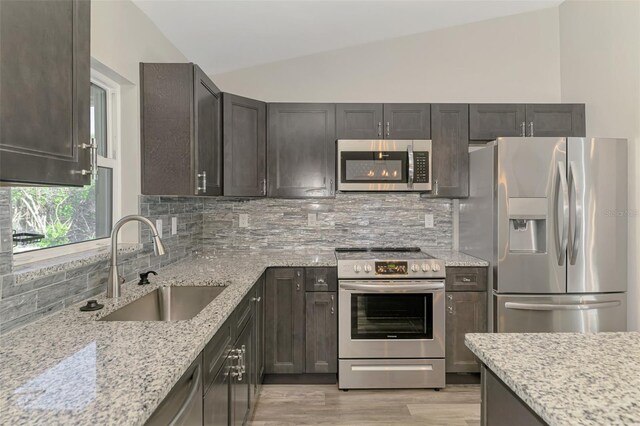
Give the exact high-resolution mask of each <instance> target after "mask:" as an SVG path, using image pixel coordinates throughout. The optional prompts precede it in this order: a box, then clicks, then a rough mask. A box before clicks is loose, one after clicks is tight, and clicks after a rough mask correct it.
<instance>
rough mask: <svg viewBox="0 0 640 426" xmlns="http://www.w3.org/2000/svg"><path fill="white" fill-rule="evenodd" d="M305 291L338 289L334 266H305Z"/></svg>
mask: <svg viewBox="0 0 640 426" xmlns="http://www.w3.org/2000/svg"><path fill="white" fill-rule="evenodd" d="M305 289H306V291H338V278H337V271H336V268H306V269H305Z"/></svg>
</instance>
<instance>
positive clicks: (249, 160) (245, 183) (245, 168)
mask: <svg viewBox="0 0 640 426" xmlns="http://www.w3.org/2000/svg"><path fill="white" fill-rule="evenodd" d="M223 100H224V101H223V109H222V116H223V129H222V134H223V139H224V195H226V196H240V197H259V196H263V195H267V175H266V173H267V144H266V138H267V128H266V126H267V118H266V114H267V105H266V104H265V103H264V102H260V101H256V100H254V99H248V98H243V97H241V96H236V95H232V94H230V93H225V94H224V95H223Z"/></svg>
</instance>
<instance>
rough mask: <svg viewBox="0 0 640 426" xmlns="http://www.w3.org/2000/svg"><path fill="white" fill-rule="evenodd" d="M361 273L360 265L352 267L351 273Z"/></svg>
mask: <svg viewBox="0 0 640 426" xmlns="http://www.w3.org/2000/svg"><path fill="white" fill-rule="evenodd" d="M360 271H362V267H361V266H360V265H353V272H355V273H358V272H360Z"/></svg>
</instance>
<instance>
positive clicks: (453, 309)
mask: <svg viewBox="0 0 640 426" xmlns="http://www.w3.org/2000/svg"><path fill="white" fill-rule="evenodd" d="M446 304H447V314H446V332H445V336H446V337H445V342H446V343H445V365H446V369H447V373H477V372H479V371H480V364H479V363H478V361H477V359H476V357H475V355H474V354H473V352H471V351H470V350H469V348H467V346H466V345H465V344H464V335H465V334H467V333H484V332H486V331H487V293H486V292H484V291H482V292H480V291H477V292H472V291H461V292H448V293H447V296H446Z"/></svg>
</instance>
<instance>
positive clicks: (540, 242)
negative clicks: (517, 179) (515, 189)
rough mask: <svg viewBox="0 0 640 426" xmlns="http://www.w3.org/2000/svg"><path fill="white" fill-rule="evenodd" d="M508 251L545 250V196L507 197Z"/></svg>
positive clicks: (546, 206)
mask: <svg viewBox="0 0 640 426" xmlns="http://www.w3.org/2000/svg"><path fill="white" fill-rule="evenodd" d="M508 208H509V210H508V212H509V213H508V214H509V251H510V252H515V253H546V252H547V211H548V203H547V199H546V198H509V207H508Z"/></svg>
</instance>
